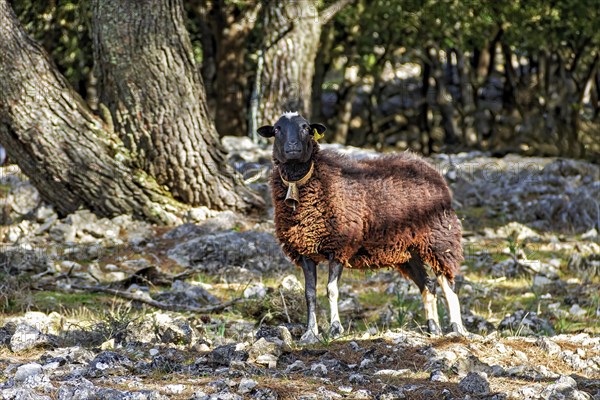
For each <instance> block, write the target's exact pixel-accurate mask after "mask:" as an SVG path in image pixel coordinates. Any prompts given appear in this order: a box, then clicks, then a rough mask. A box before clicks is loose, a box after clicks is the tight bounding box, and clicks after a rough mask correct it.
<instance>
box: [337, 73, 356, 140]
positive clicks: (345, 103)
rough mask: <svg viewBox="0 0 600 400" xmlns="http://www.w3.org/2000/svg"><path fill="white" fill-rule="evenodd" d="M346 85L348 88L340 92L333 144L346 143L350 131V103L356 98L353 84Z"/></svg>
mask: <svg viewBox="0 0 600 400" xmlns="http://www.w3.org/2000/svg"><path fill="white" fill-rule="evenodd" d="M348 84H349V86H346V87H345V88H344V89H342V90H341V91H340V101H339V104H340V106H339V109H338V114H337V118H336V128H335V134H334V137H333V142H334V143H341V144H346V143H348V132H349V130H350V120H351V119H352V103H353V102H354V98H355V97H356V89H357V87H356V84H355V83H353V82H348Z"/></svg>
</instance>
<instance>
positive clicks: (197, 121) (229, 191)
mask: <svg viewBox="0 0 600 400" xmlns="http://www.w3.org/2000/svg"><path fill="white" fill-rule="evenodd" d="M92 10H93V23H92V26H93V29H92V36H93V41H94V48H95V51H94V57H95V60H96V66H97V68H98V71H99V75H100V79H99V83H100V85H99V86H100V88H101V91H100V101H101V102H102V103H103V104H105V105H107V106H108V108H109V110H110V112H111V114H112V118H113V121H114V122H115V124H114V125H115V131H116V132H118V133H119V135H120V137H121V138H122V140H123V142H124V144H125V146H126V147H127V148H128V150H129V151H130V152H131V153H132V155H133V157H135V159H136V160H137V161H138V162H139V166H140V167H141V168H142V169H144V170H145V171H146V172H148V174H150V175H151V176H153V177H155V179H156V181H157V183H158V184H160V185H165V186H167V187H168V188H169V189H170V191H171V193H172V194H173V196H174V197H175V198H176V199H178V200H181V201H183V202H184V203H188V204H192V205H206V206H208V207H210V208H216V209H227V208H234V209H243V208H246V207H247V206H248V205H249V204H250V203H256V201H257V200H256V198H255V197H254V196H253V195H252V194H251V193H250V192H249V191H248V190H247V189H246V188H245V187H244V186H243V184H241V181H240V180H239V179H237V178H236V177H235V176H234V175H233V173H232V171H231V169H230V168H229V167H228V165H227V163H226V162H225V153H224V151H223V149H222V148H221V145H220V142H219V139H218V135H217V133H216V131H215V129H214V127H213V125H212V123H211V122H210V120H209V117H208V110H207V107H206V95H205V93H204V86H203V82H202V78H201V76H200V73H199V71H198V68H197V65H196V63H195V61H194V57H193V52H192V46H191V42H190V39H189V37H188V33H187V31H186V30H185V26H184V21H183V4H182V2H181V0H147V1H144V2H137V1H123V0H93V1H92Z"/></svg>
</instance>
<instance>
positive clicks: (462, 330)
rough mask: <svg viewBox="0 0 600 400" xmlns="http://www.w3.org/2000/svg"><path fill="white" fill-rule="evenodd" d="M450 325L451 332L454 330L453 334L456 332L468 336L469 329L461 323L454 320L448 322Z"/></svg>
mask: <svg viewBox="0 0 600 400" xmlns="http://www.w3.org/2000/svg"><path fill="white" fill-rule="evenodd" d="M450 326H451V327H452V332H454V333H455V334H457V335H459V336H465V337H468V336H469V331H467V330H466V329H465V327H464V326H463V325H462V324H457V323H456V322H452V323H451V324H450Z"/></svg>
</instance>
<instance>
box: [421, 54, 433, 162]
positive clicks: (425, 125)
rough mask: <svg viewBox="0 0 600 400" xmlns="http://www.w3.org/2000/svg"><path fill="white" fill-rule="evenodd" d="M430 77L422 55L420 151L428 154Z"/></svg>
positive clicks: (429, 68)
mask: <svg viewBox="0 0 600 400" xmlns="http://www.w3.org/2000/svg"><path fill="white" fill-rule="evenodd" d="M430 77H431V65H430V64H429V61H427V60H426V57H424V60H423V75H422V78H421V82H422V83H421V105H420V106H419V132H420V138H419V139H420V140H419V141H420V143H421V153H423V154H424V155H429V154H431V152H432V151H433V145H432V143H431V125H430V124H429V99H428V93H429V78H430Z"/></svg>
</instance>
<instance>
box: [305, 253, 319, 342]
mask: <svg viewBox="0 0 600 400" xmlns="http://www.w3.org/2000/svg"><path fill="white" fill-rule="evenodd" d="M302 270H303V271H304V295H305V296H306V311H307V322H306V332H304V334H303V335H302V337H301V338H300V343H303V344H312V343H317V342H319V328H318V326H317V313H316V306H317V264H316V263H315V262H314V261H313V260H311V259H310V258H308V257H302Z"/></svg>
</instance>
